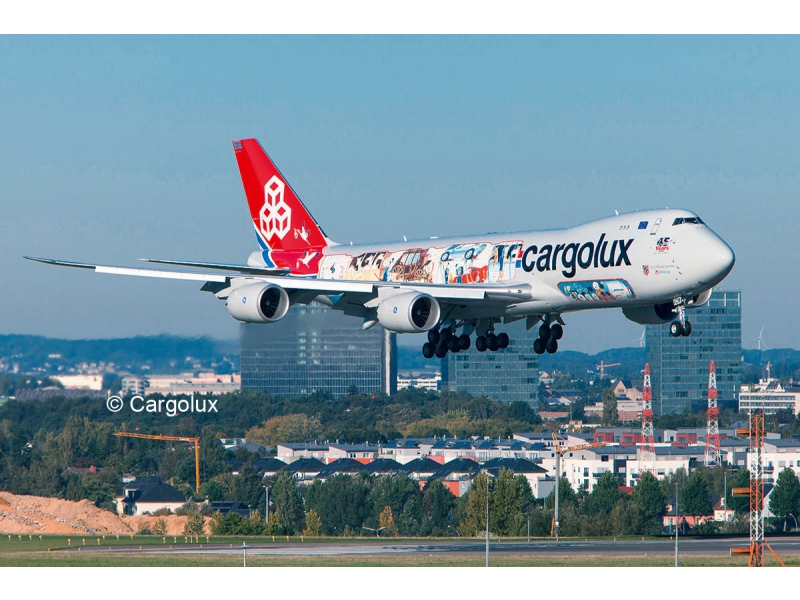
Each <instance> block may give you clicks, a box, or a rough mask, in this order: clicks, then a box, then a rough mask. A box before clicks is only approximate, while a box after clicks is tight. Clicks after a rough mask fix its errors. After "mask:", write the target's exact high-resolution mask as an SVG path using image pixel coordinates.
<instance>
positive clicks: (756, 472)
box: [731, 411, 786, 567]
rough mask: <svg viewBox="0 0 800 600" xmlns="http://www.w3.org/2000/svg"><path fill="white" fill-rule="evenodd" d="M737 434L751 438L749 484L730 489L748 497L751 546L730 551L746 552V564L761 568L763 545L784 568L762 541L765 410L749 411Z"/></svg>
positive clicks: (737, 494) (762, 563) (768, 546)
mask: <svg viewBox="0 0 800 600" xmlns="http://www.w3.org/2000/svg"><path fill="white" fill-rule="evenodd" d="M736 435H739V436H747V437H749V438H750V452H749V454H748V462H749V463H750V464H749V465H748V466H749V467H750V487H746V488H733V489H732V490H731V493H732V494H733V495H734V496H750V547H749V548H731V554H749V555H750V561H749V563H748V566H749V567H763V566H764V547H766V548H768V549H769V551H770V552H772V554H773V556H775V558H777V559H778V562H779V563H780V564H781V566H782V567H785V566H786V565H785V564H784V563H783V561H782V560H781V558H780V556H778V555H777V553H776V552H775V550H773V549H772V546H770V545H769V544H768V543H767V542H766V541H765V540H764V458H763V456H764V437H765V431H764V413H763V412H761V411H757V412H754V413H750V426H749V427H748V428H747V429H737V430H736Z"/></svg>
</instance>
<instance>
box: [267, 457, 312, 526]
mask: <svg viewBox="0 0 800 600" xmlns="http://www.w3.org/2000/svg"><path fill="white" fill-rule="evenodd" d="M271 496H272V502H273V503H274V504H275V513H276V515H277V517H278V520H279V521H280V523H281V524H282V525H283V526H284V528H286V529H287V530H288V531H289V532H291V534H292V535H300V533H301V532H302V531H303V529H304V528H305V522H304V521H305V511H304V509H303V497H302V496H301V495H300V492H299V491H297V486H296V485H295V483H294V479H293V478H292V477H291V475H289V474H288V473H286V472H285V471H284V472H282V473H281V474H280V475H278V479H277V480H276V481H275V484H274V485H273V486H272V494H271Z"/></svg>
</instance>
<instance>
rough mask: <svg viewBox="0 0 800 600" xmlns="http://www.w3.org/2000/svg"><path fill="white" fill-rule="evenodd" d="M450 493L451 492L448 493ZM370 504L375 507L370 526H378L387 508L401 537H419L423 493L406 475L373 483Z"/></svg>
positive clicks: (377, 480)
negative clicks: (378, 520) (390, 510)
mask: <svg viewBox="0 0 800 600" xmlns="http://www.w3.org/2000/svg"><path fill="white" fill-rule="evenodd" d="M448 493H449V492H448ZM370 502H371V503H372V506H373V507H374V511H375V512H374V513H373V515H372V516H373V518H374V519H375V520H374V521H372V522H371V523H367V525H369V526H373V527H374V525H375V524H377V519H378V517H379V513H380V512H381V511H383V510H384V509H385V507H386V506H390V507H391V508H392V515H393V516H394V520H395V525H396V526H397V531H398V533H399V534H400V535H419V534H421V533H423V532H422V531H420V525H421V523H420V521H421V520H422V518H423V514H422V513H423V511H422V492H421V491H420V489H419V484H418V483H417V482H415V481H414V480H413V479H411V478H410V477H409V476H408V475H406V474H405V473H400V474H397V475H384V476H382V477H378V478H376V479H374V480H373V481H372V488H371V490H370Z"/></svg>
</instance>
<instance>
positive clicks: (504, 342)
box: [497, 331, 511, 348]
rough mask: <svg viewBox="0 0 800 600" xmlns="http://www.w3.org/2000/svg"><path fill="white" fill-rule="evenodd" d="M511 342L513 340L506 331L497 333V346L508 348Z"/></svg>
mask: <svg viewBox="0 0 800 600" xmlns="http://www.w3.org/2000/svg"><path fill="white" fill-rule="evenodd" d="M510 343H511V340H510V339H509V337H508V334H507V333H506V332H505V331H504V332H503V333H500V334H498V335H497V346H498V347H499V348H508V345H509V344H510Z"/></svg>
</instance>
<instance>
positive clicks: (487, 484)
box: [486, 472, 489, 567]
mask: <svg viewBox="0 0 800 600" xmlns="http://www.w3.org/2000/svg"><path fill="white" fill-rule="evenodd" d="M486 566H487V567H488V566H489V473H488V472H487V473H486Z"/></svg>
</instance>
